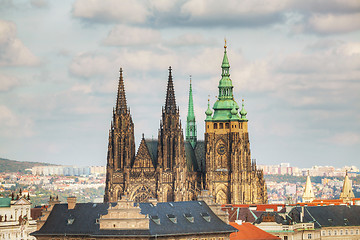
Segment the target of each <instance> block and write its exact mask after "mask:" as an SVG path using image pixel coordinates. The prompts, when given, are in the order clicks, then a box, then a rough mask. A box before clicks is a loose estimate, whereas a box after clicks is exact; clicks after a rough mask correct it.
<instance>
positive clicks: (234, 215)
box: [226, 207, 257, 223]
mask: <svg viewBox="0 0 360 240" xmlns="http://www.w3.org/2000/svg"><path fill="white" fill-rule="evenodd" d="M226 211H227V212H228V213H229V221H230V222H235V220H242V221H244V222H251V223H252V222H254V221H255V220H256V218H257V217H255V216H254V214H253V213H252V211H251V210H250V209H249V208H247V207H237V208H229V209H226Z"/></svg>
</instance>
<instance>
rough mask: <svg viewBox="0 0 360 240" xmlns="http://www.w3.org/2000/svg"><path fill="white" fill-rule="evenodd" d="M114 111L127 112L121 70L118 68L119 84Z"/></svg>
mask: <svg viewBox="0 0 360 240" xmlns="http://www.w3.org/2000/svg"><path fill="white" fill-rule="evenodd" d="M116 112H117V113H127V105H126V95H125V86H124V79H123V70H122V68H120V77H119V86H118V93H117V100H116Z"/></svg>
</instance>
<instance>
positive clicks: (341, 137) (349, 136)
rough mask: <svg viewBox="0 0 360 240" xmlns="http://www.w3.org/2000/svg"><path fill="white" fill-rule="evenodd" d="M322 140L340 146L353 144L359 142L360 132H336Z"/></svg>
mask: <svg viewBox="0 0 360 240" xmlns="http://www.w3.org/2000/svg"><path fill="white" fill-rule="evenodd" d="M324 141H325V142H330V143H332V144H335V145H340V146H346V145H350V146H355V145H359V144H360V134H359V133H355V132H344V133H337V134H334V135H333V136H331V137H330V138H328V139H325V140H324Z"/></svg>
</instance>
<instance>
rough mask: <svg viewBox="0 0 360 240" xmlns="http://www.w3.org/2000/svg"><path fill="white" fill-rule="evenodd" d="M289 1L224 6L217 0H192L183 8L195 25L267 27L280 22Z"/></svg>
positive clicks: (234, 1)
mask: <svg viewBox="0 0 360 240" xmlns="http://www.w3.org/2000/svg"><path fill="white" fill-rule="evenodd" d="M288 5H289V1H286V0H285V1H279V0H275V1H274V0H265V1H264V0H252V1H251V0H245V1H237V0H231V1H227V2H226V4H224V3H223V2H221V1H217V0H210V1H208V0H190V1H187V2H186V3H185V4H184V5H183V6H182V8H181V13H182V14H183V15H185V16H189V18H190V21H191V22H193V23H202V22H208V23H212V24H215V25H219V24H220V25H228V26H234V25H238V26H251V25H267V24H271V23H273V22H277V21H279V20H280V15H282V11H284V10H286V8H287V6H288Z"/></svg>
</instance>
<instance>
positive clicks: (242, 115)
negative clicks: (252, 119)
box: [240, 99, 247, 120]
mask: <svg viewBox="0 0 360 240" xmlns="http://www.w3.org/2000/svg"><path fill="white" fill-rule="evenodd" d="M240 115H241V120H247V119H246V115H247V112H246V110H245V108H244V99H243V100H242V108H241V111H240Z"/></svg>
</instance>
